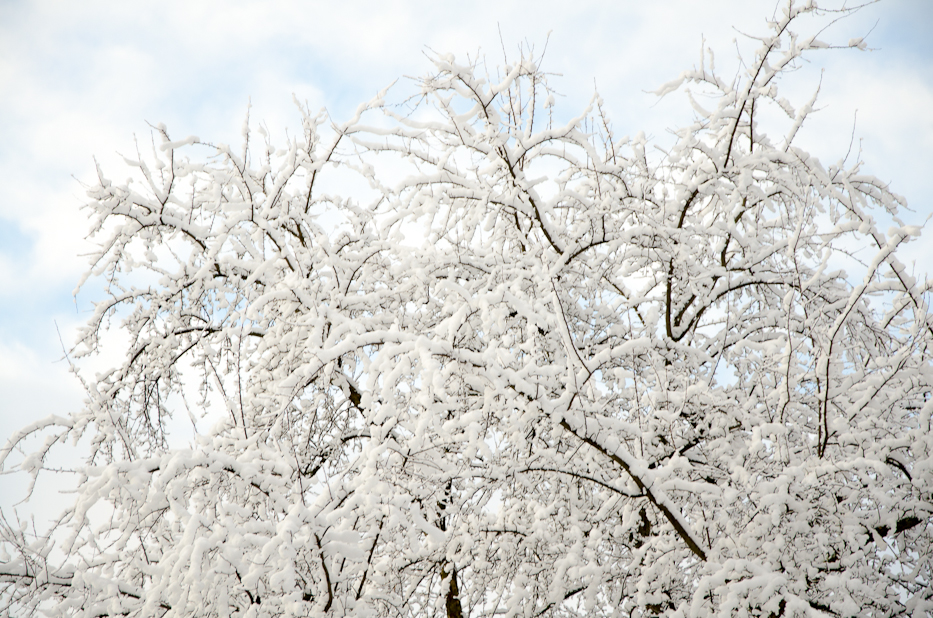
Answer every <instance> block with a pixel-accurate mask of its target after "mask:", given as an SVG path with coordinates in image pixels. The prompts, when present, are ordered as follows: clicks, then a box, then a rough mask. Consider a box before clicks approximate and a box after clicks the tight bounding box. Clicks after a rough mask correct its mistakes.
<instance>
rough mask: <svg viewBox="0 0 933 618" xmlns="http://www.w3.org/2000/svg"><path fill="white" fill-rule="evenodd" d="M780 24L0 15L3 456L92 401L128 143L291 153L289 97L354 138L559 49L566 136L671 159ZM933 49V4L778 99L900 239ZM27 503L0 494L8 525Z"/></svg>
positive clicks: (918, 185)
mask: <svg viewBox="0 0 933 618" xmlns="http://www.w3.org/2000/svg"><path fill="white" fill-rule="evenodd" d="M784 3H786V2H784ZM780 4H783V3H778V2H775V1H774V0H702V1H701V0H655V1H653V2H646V1H645V0H614V1H611V2H610V1H589V0H576V1H575V2H556V1H549V0H540V1H536V2H511V1H506V0H496V1H488V0H478V1H475V2H469V3H465V2H464V3H456V4H455V3H452V2H439V1H437V0H434V1H432V2H422V1H415V0H383V1H379V2H376V1H356V2H341V3H337V2H331V3H325V2H313V1H311V2H298V1H293V0H267V1H264V2H258V1H252V2H248V1H240V0H229V1H226V2H219V1H212V0H204V1H200V2H196V3H195V2H190V1H187V0H185V1H174V0H162V1H160V2H132V3H130V2H116V1H109V2H102V1H95V0H87V1H82V2H80V3H79V2H65V1H56V2H52V1H45V0H33V1H28V2H27V1H25V0H23V1H19V0H0V441H5V439H6V437H8V436H9V435H11V434H12V432H14V431H15V430H16V429H17V428H19V427H21V426H22V425H24V424H26V423H29V422H31V421H33V420H36V419H40V418H43V417H45V416H47V415H49V414H57V415H67V414H68V413H70V412H74V411H77V410H78V409H80V406H81V403H82V397H83V394H82V390H81V386H80V384H79V382H78V381H77V380H76V379H75V378H74V377H73V376H72V375H70V374H69V371H68V364H67V362H64V361H63V360H62V358H63V349H65V348H68V347H70V345H71V344H72V343H73V342H74V340H75V338H76V329H77V327H78V326H79V325H80V324H82V323H83V322H84V321H85V320H86V319H88V317H89V315H90V311H91V308H92V306H93V302H94V300H95V299H99V298H100V293H101V287H100V286H99V285H95V284H94V283H93V282H92V283H91V284H90V285H89V286H87V287H86V288H85V289H83V290H82V292H81V293H80V294H78V295H77V296H75V295H74V290H75V285H76V283H77V282H78V280H79V279H80V277H81V275H82V273H83V272H84V270H85V269H86V268H87V258H86V257H83V256H86V254H87V253H88V252H89V251H90V250H91V249H92V245H91V244H90V243H89V242H88V241H86V240H85V238H84V237H85V234H86V232H87V230H88V227H89V223H88V221H87V218H86V211H84V210H82V209H81V206H82V204H83V203H84V201H85V200H86V196H85V190H86V189H85V185H88V184H93V182H94V179H95V177H96V175H95V167H94V165H95V160H96V161H97V162H98V163H99V164H100V165H101V167H102V168H103V170H104V171H105V173H106V174H107V175H108V176H109V177H111V178H113V179H115V180H119V179H122V178H124V177H126V176H128V175H129V172H128V170H127V168H126V167H125V165H124V164H123V159H122V156H123V155H126V156H128V157H133V156H135V153H136V145H135V144H136V142H135V141H134V140H138V141H139V143H140V144H141V145H142V146H143V147H144V146H145V143H146V142H147V141H148V140H149V139H150V125H154V124H158V123H165V124H166V125H167V127H168V130H169V132H170V134H171V135H172V136H173V137H175V138H183V137H185V136H188V135H197V136H199V137H200V138H202V139H204V140H208V141H211V142H224V143H229V144H238V143H239V134H240V129H241V126H242V124H243V121H244V118H245V117H246V114H247V110H248V109H249V113H250V118H251V120H252V122H253V124H254V126H255V124H256V123H257V122H259V121H262V122H263V123H264V124H265V125H266V126H267V127H268V128H269V130H270V132H271V133H272V135H273V138H275V137H276V136H278V137H279V138H282V137H284V132H285V130H286V129H287V128H288V127H292V129H293V130H294V129H295V128H297V127H298V126H299V117H298V114H297V112H296V110H295V107H294V104H293V102H292V101H293V97H292V95H293V94H294V95H295V96H296V97H297V98H298V99H299V100H301V101H303V102H307V103H308V105H309V106H310V107H311V108H312V109H315V108H320V107H325V108H326V109H327V110H328V111H329V113H330V114H331V116H332V117H333V118H334V119H336V120H338V121H339V120H341V119H346V118H347V117H349V116H350V115H351V113H352V111H353V110H354V109H355V108H356V106H357V105H358V104H360V103H362V102H364V101H366V100H368V99H370V98H371V97H372V96H373V95H375V93H376V92H377V91H379V90H380V89H382V88H384V87H386V86H388V85H389V84H392V83H393V82H395V85H394V86H393V88H394V89H396V90H397V91H398V92H400V93H402V94H404V93H405V92H406V88H409V89H410V88H412V85H411V82H410V81H409V80H408V79H406V77H405V76H421V75H424V74H426V73H428V72H429V71H430V69H431V64H430V61H429V59H428V56H429V55H430V54H431V53H435V52H436V53H448V52H450V53H454V54H455V55H457V56H458V58H465V57H466V56H467V55H468V54H469V56H470V57H471V58H476V57H484V58H485V60H486V63H487V64H488V65H490V66H495V65H497V64H500V63H501V62H502V58H503V55H505V56H507V57H508V58H514V57H515V56H517V50H518V49H519V46H520V45H522V44H526V45H529V46H533V47H534V49H535V50H536V52H540V51H541V50H543V49H544V48H545V45H546V53H545V55H544V60H543V63H542V68H543V69H544V70H546V71H548V72H551V73H554V74H559V76H558V75H555V76H554V78H553V80H552V82H551V85H552V86H554V87H555V88H556V90H557V91H558V92H559V93H561V94H562V95H563V96H562V97H560V98H559V100H558V102H557V112H558V114H559V115H560V114H562V115H563V116H564V117H566V118H569V117H572V116H575V115H577V114H578V113H579V111H580V110H582V109H583V107H584V106H585V105H586V104H587V102H588V101H589V99H590V97H591V96H592V94H593V92H594V88H595V89H598V90H599V92H600V94H601V95H602V97H603V99H604V101H605V107H606V109H607V110H608V112H609V115H610V118H611V119H612V122H613V125H614V130H615V132H616V134H617V135H620V136H621V135H625V134H631V135H635V134H636V133H637V132H638V131H644V132H645V134H646V135H647V136H648V137H649V138H651V139H652V141H653V142H654V143H656V144H658V145H660V146H663V144H664V143H665V139H666V138H667V137H668V135H669V134H668V130H669V129H672V128H675V127H676V126H678V125H679V124H682V123H685V122H687V121H689V120H690V118H691V112H690V109H689V106H688V104H687V101H686V99H685V97H683V96H682V95H680V94H677V93H675V94H672V95H668V96H666V97H665V98H664V99H661V100H659V99H658V97H657V96H656V95H654V94H652V92H653V91H655V90H657V89H658V88H659V87H660V86H662V85H663V84H664V83H665V82H668V81H670V80H672V79H674V78H676V77H677V75H678V74H679V73H680V72H681V71H683V70H687V69H690V68H691V67H693V66H694V65H696V64H698V62H699V58H700V49H701V44H702V41H704V40H705V41H706V43H707V44H708V45H709V46H711V47H712V49H713V50H714V51H715V52H716V62H717V67H718V68H719V69H720V70H721V72H722V74H723V75H727V76H731V75H734V73H735V70H736V67H737V66H738V65H737V63H738V60H737V53H738V52H740V51H744V52H745V53H748V52H749V51H750V50H751V49H753V48H754V44H753V43H754V42H753V41H751V40H750V39H749V38H748V37H747V36H746V35H749V34H752V35H753V34H759V33H761V34H763V33H764V32H765V30H766V23H765V21H766V19H767V18H769V17H770V16H772V15H773V13H774V10H775V8H776V7H777V6H779V5H780ZM840 4H841V2H840V1H834V2H831V1H830V0H821V1H820V5H821V6H825V7H826V8H831V7H838V6H840ZM851 4H852V3H851V2H849V5H850V6H851ZM829 20H830V18H829V17H825V18H823V19H822V20H821V21H820V22H819V23H821V24H823V25H826V24H827V23H828V22H829ZM931 28H933V0H882V1H881V2H878V3H874V4H871V5H869V6H866V7H865V8H863V9H862V10H861V11H859V12H858V13H857V14H855V15H854V16H852V17H850V18H848V19H846V20H844V21H842V22H840V23H836V24H834V25H833V26H831V27H830V28H828V29H827V30H826V32H825V33H824V34H823V35H821V37H820V38H821V39H823V40H826V41H828V42H831V43H841V44H845V43H846V42H847V41H848V40H849V39H851V38H855V37H861V36H866V35H867V38H866V42H867V43H868V46H869V48H870V49H869V50H868V51H857V50H827V51H823V52H820V53H819V54H815V55H813V56H811V57H810V58H809V60H810V61H809V63H808V64H807V65H806V66H804V67H803V68H802V69H801V70H800V71H798V72H796V73H794V74H793V75H790V76H788V79H787V80H786V82H785V83H784V87H785V88H786V91H787V93H788V94H789V96H790V97H791V100H792V101H794V102H797V103H801V104H802V103H804V102H805V101H806V99H807V98H808V97H809V95H810V93H812V92H813V91H814V89H815V88H817V87H819V88H820V98H819V99H818V104H817V107H818V108H820V110H821V111H819V112H818V113H816V114H815V115H814V116H813V117H812V118H811V119H810V120H808V122H807V124H806V125H805V127H804V129H803V131H802V133H801V134H800V135H799V137H798V139H799V142H798V145H799V146H803V147H805V148H807V149H809V150H810V151H811V152H812V153H813V154H815V155H816V156H818V157H819V158H820V160H821V161H823V162H824V164H829V163H833V162H835V161H837V160H838V159H840V158H842V157H843V156H844V155H845V154H846V151H847V150H848V149H849V145H850V143H852V141H853V138H854V140H855V147H856V148H858V147H859V146H860V147H861V150H862V160H863V161H864V162H865V166H864V170H865V171H866V172H867V173H871V174H874V175H876V176H878V177H879V178H880V179H882V180H883V181H885V182H890V183H891V186H892V188H893V189H894V191H895V192H897V193H899V194H901V195H903V196H904V197H905V198H906V199H907V201H908V204H909V205H910V207H911V208H912V209H913V212H912V213H907V215H906V216H905V219H906V220H907V221H908V222H911V223H916V224H923V223H924V222H925V221H926V219H927V217H929V216H930V215H931V214H933V189H931V188H930V186H929V185H930V181H931V179H933V173H931V172H930V169H931V167H933V165H931V164H933V37H930V36H929V32H930V29H931ZM396 80H397V81H396ZM250 106H251V107H250ZM930 227H933V226H927V229H926V231H925V235H924V236H925V238H926V239H933V229H929V228H930ZM930 246H931V244H930V240H924V241H923V242H922V243H918V244H917V247H916V248H915V249H913V250H912V251H910V252H908V254H907V257H908V258H910V259H912V260H914V261H915V262H916V264H915V268H916V269H917V271H918V272H921V271H923V270H927V271H929V270H933V269H931V268H930V267H929V266H927V264H933V251H931V250H930V249H929V248H928V247H930ZM113 358H114V357H110V359H111V360H112V359H113ZM107 362H108V358H104V359H100V360H98V361H97V363H96V366H94V365H91V366H86V367H85V369H84V370H85V371H93V370H95V369H96V368H98V367H102V366H103V365H106V363H107ZM23 487H24V485H23V483H22V482H21V480H19V479H17V478H15V477H11V476H0V507H3V508H9V505H10V504H11V503H12V502H13V501H14V500H15V499H18V498H14V496H18V495H19V494H20V493H21V492H22V490H23ZM46 491H48V490H46ZM46 499H48V496H46Z"/></svg>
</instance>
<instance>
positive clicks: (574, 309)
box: [0, 2, 933, 618]
mask: <svg viewBox="0 0 933 618" xmlns="http://www.w3.org/2000/svg"><path fill="white" fill-rule="evenodd" d="M813 13H819V10H818V9H817V8H816V7H815V5H813V4H811V3H799V2H796V3H795V2H790V3H787V4H786V5H785V6H784V7H783V8H781V9H779V11H778V12H777V14H776V16H775V17H774V19H773V21H771V22H769V27H770V30H769V32H768V33H767V34H766V35H764V36H762V37H761V38H760V47H759V49H758V51H757V52H756V53H755V55H754V57H753V58H750V59H748V60H747V62H746V64H745V65H743V67H742V69H741V70H740V72H739V73H738V74H737V75H735V76H734V77H732V78H724V77H723V76H721V75H720V74H719V73H717V72H716V71H715V70H714V67H713V66H712V63H711V62H707V61H706V60H704V64H703V65H701V66H698V67H695V68H694V69H693V70H690V71H687V72H685V73H684V74H683V75H681V77H680V78H679V79H677V80H676V81H675V82H673V83H671V84H669V85H668V86H666V87H665V88H664V89H663V90H662V91H661V94H665V93H668V92H673V91H675V90H686V91H687V92H688V93H689V95H690V96H689V101H690V102H691V104H692V105H693V110H694V120H693V121H692V122H691V123H689V124H688V125H687V126H684V127H681V128H679V129H677V130H675V131H674V132H673V135H674V139H673V142H672V145H671V147H669V148H666V149H664V150H659V151H656V152H654V151H651V150H650V148H649V144H648V141H647V140H646V139H645V138H644V137H642V136H638V137H636V138H634V139H629V138H621V139H620V138H618V137H617V136H616V135H614V133H613V131H612V125H611V123H610V121H609V119H608V118H607V117H606V114H604V113H603V105H602V101H601V99H600V98H599V97H598V95H597V96H594V98H593V100H592V103H591V105H590V106H589V107H588V108H587V109H585V110H583V111H582V112H581V113H580V114H579V115H578V116H577V117H575V118H573V119H571V120H569V121H566V122H563V121H558V120H557V119H556V118H557V117H558V113H557V112H556V110H555V99H554V96H553V92H552V90H551V86H550V85H549V81H548V78H549V76H548V75H547V74H546V73H545V72H543V71H542V69H541V68H540V66H539V65H540V58H538V57H535V55H534V54H533V53H528V54H525V55H524V56H523V57H521V58H519V59H517V60H516V61H515V62H512V63H507V64H505V65H504V66H502V67H500V68H499V70H498V72H495V71H493V72H491V73H488V72H486V70H485V69H484V66H483V65H482V64H481V63H478V62H470V63H466V64H463V63H458V61H457V60H456V59H455V58H453V57H451V56H445V55H437V56H434V57H432V61H433V71H432V73H431V74H430V75H429V76H427V77H425V78H423V79H421V80H419V81H418V82H417V83H416V91H415V92H414V93H413V94H412V95H411V97H410V98H408V99H405V100H404V101H403V102H401V103H398V104H391V103H389V102H387V97H388V96H389V94H390V93H389V92H388V91H387V92H383V93H380V95H379V96H377V97H376V98H375V99H374V100H372V101H370V102H369V103H367V104H365V105H363V106H361V107H360V108H359V109H358V111H357V113H356V115H355V116H354V117H352V118H350V119H349V120H347V121H346V122H343V123H338V122H336V121H334V120H331V118H330V117H329V116H328V115H327V114H326V113H324V112H320V113H311V112H310V111H309V110H307V109H306V108H304V107H301V106H299V109H300V110H301V131H300V132H299V133H297V134H295V135H292V136H289V137H288V138H287V140H286V141H285V143H284V144H282V145H274V144H273V141H272V138H271V137H270V136H269V135H268V134H267V132H266V131H265V130H264V129H262V128H261V127H260V128H252V127H251V126H249V124H248V123H247V125H246V127H245V128H244V137H243V139H244V144H243V147H242V148H241V149H233V148H230V147H228V146H226V145H222V144H211V143H208V142H203V141H200V140H197V139H195V138H190V139H187V140H182V141H173V140H172V139H171V138H170V137H169V133H168V130H167V129H166V128H165V127H163V126H159V127H157V128H156V129H155V135H156V137H157V138H158V140H160V143H159V144H158V145H157V146H155V147H154V148H153V152H152V154H151V155H149V156H147V157H143V156H140V157H139V159H138V160H137V161H130V162H129V165H130V166H132V168H133V169H134V177H133V179H132V182H130V181H128V182H126V183H123V184H120V183H115V182H112V181H110V180H108V179H107V177H106V175H105V174H104V172H103V171H101V172H100V181H99V184H97V185H96V186H94V187H91V188H90V189H89V196H90V201H89V202H88V204H87V209H88V212H89V213H90V215H91V218H92V220H93V229H92V237H93V238H94V239H95V240H96V241H97V243H98V245H99V250H98V251H97V253H96V254H95V255H94V257H93V265H92V268H91V270H90V271H89V273H88V277H94V278H96V279H97V280H100V281H104V282H106V286H107V296H106V298H104V299H103V300H101V302H99V303H98V304H97V305H96V310H95V313H94V316H93V318H92V319H91V320H90V321H89V322H88V324H87V326H86V327H85V328H84V329H83V330H82V332H81V334H80V340H79V342H78V344H77V346H76V347H75V349H74V350H73V351H72V353H71V354H72V357H73V358H75V359H76V362H78V363H79V362H80V358H81V357H82V356H85V355H90V354H95V353H98V352H99V351H100V350H101V348H102V345H103V344H102V337H103V336H104V334H105V333H107V332H110V331H112V330H114V329H116V330H118V331H120V332H122V333H124V334H125V335H127V336H128V344H127V347H126V351H125V356H123V358H122V360H121V361H120V362H119V363H118V364H117V365H116V366H114V367H112V369H111V370H109V371H106V372H102V373H98V374H97V375H95V376H93V377H91V376H87V375H85V374H84V373H80V372H79V375H80V376H81V377H82V379H83V380H84V382H85V385H86V387H87V400H86V402H85V406H84V408H83V409H82V410H81V411H80V412H77V413H74V414H71V415H69V416H52V417H49V418H48V419H46V420H44V421H41V422H39V423H36V424H33V425H31V426H29V427H26V428H24V429H23V430H22V431H20V432H18V433H17V434H15V435H13V436H12V437H11V438H10V439H9V441H8V442H7V445H6V447H5V448H4V449H3V451H2V452H0V462H2V461H4V460H6V461H8V462H9V461H12V459H11V457H12V456H13V455H14V453H17V452H22V455H23V456H24V459H22V460H21V461H20V462H19V464H18V466H19V467H20V468H21V469H24V470H27V471H30V472H31V473H32V474H33V475H36V474H39V473H40V472H41V470H42V469H43V467H44V462H45V460H46V457H47V456H48V453H49V452H50V450H51V449H54V448H55V446H56V444H57V443H59V442H64V441H69V440H73V441H78V440H81V439H83V440H84V441H85V443H87V444H89V446H90V452H89V453H88V454H87V458H86V460H85V461H84V462H83V463H82V465H80V466H79V467H78V469H77V471H78V473H79V474H80V481H79V483H78V484H77V486H76V487H77V491H76V494H75V498H74V503H73V504H72V505H70V506H69V507H68V508H67V509H66V510H65V511H64V512H63V514H62V515H61V517H60V518H59V520H58V522H57V524H56V526H55V527H54V528H53V529H52V530H50V531H49V532H47V533H43V534H38V535H35V534H32V533H30V532H28V531H27V530H26V529H25V528H24V527H20V526H17V525H15V524H14V523H13V522H9V521H7V520H4V522H3V524H2V527H0V539H2V548H3V549H2V555H0V599H2V601H0V602H2V603H3V605H4V606H5V607H6V608H7V609H8V610H10V609H11V608H20V609H23V611H36V612H42V613H45V614H48V615H61V616H82V617H84V616H88V617H89V616H117V615H123V616H134V617H137V616H138V617H144V616H157V617H165V618H170V617H176V616H177V617H181V616H205V617H206V616H244V617H259V616H309V615H314V616H318V615H320V616H324V615H334V616H343V615H354V616H426V615H447V616H450V617H460V616H472V617H475V616H492V615H497V616H499V615H501V616H508V617H519V616H521V617H528V618H530V617H535V616H653V615H671V616H768V617H780V616H827V615H829V616H873V617H874V616H893V615H911V616H930V615H931V614H933V592H931V588H930V585H929V584H930V582H931V578H933V574H931V558H933V547H931V544H933V534H931V533H933V519H931V513H933V431H931V415H933V399H931V391H933V366H931V343H933V319H931V314H930V310H929V290H930V286H931V282H930V281H928V280H923V279H917V278H915V275H914V274H912V273H911V272H908V269H907V268H906V267H905V265H904V264H903V263H902V262H901V261H900V260H899V259H898V251H899V250H901V247H902V246H903V245H904V244H905V243H908V242H910V241H911V240H912V239H914V238H915V237H917V236H918V235H919V228H917V227H913V226H910V225H908V224H906V223H905V222H904V221H903V220H902V218H901V216H902V215H901V213H902V211H903V209H904V207H905V206H906V205H905V204H904V203H903V200H902V199H900V198H899V197H898V196H897V195H896V194H894V193H893V192H892V191H891V190H890V189H889V188H888V187H887V186H886V185H885V184H884V183H882V182H880V181H879V180H878V179H876V178H874V177H872V176H870V175H867V174H865V173H864V172H863V171H862V170H861V168H860V164H859V162H858V161H857V160H855V161H851V162H847V161H841V162H839V163H837V164H835V165H829V166H827V165H824V164H823V163H821V162H820V161H818V160H817V159H816V158H814V157H812V156H811V155H809V154H808V153H807V152H805V151H804V150H802V149H801V148H799V147H797V146H796V145H795V136H796V135H797V133H798V131H799V130H800V129H801V126H802V125H803V124H804V121H805V120H806V119H807V117H808V114H809V113H810V112H811V110H812V109H813V104H814V101H815V96H814V98H813V99H811V100H810V101H808V102H806V103H804V104H802V105H794V104H792V103H791V102H789V101H788V100H787V99H785V98H783V97H782V95H781V94H779V91H778V85H779V82H780V78H781V76H782V74H784V73H786V72H787V71H788V70H791V69H792V68H794V67H796V66H797V65H798V63H799V62H800V61H801V59H802V58H803V57H804V56H805V55H806V54H810V53H813V52H814V51H815V50H818V49H821V48H825V47H828V46H829V45H827V44H826V43H824V42H822V41H820V40H819V39H818V38H817V37H814V36H803V35H797V34H795V32H796V31H797V28H796V26H797V24H798V23H799V21H800V19H801V17H802V15H804V14H813ZM860 45H862V43H861V41H853V42H850V44H849V46H854V47H858V46H860ZM704 58H706V56H704ZM709 58H710V59H711V54H710V55H709ZM775 111H776V112H778V113H780V114H784V115H785V116H786V119H787V122H786V123H785V124H786V132H785V133H784V134H780V135H774V134H770V135H769V134H768V132H767V131H766V130H765V128H764V127H763V125H762V123H761V122H760V118H761V117H762V115H764V114H767V113H771V114H772V115H773V114H774V113H775ZM885 227H889V229H886V230H885V229H884V228H885ZM186 415H190V417H191V424H192V425H193V426H194V427H195V434H194V437H193V438H192V439H191V440H190V441H188V442H186V440H185V439H180V438H179V437H178V435H173V433H172V429H171V428H172V427H178V426H179V423H180V421H179V419H182V420H183V419H185V417H186ZM34 435H40V436H44V440H43V441H42V443H41V445H39V446H29V445H31V444H33V443H32V442H29V441H28V439H29V438H30V437H31V436H34ZM102 513H103V514H102Z"/></svg>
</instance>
